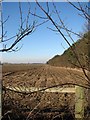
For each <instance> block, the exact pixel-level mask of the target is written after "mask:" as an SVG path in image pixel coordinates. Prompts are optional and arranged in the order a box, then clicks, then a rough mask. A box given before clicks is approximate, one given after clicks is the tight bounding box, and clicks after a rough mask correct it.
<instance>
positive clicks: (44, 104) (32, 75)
mask: <svg viewBox="0 0 90 120" xmlns="http://www.w3.org/2000/svg"><path fill="white" fill-rule="evenodd" d="M67 83H72V84H80V85H86V84H87V82H86V80H85V77H84V75H83V73H82V71H81V70H78V69H71V68H65V67H53V66H49V65H42V64H41V65H37V64H32V65H30V64H27V65H24V64H23V65H22V64H21V65H4V66H3V86H5V87H7V88H10V89H11V88H13V89H14V88H15V90H18V88H19V91H21V92H22V91H23V90H22V88H23V89H24V91H25V90H26V91H27V90H28V91H29V90H30V89H31V88H32V89H33V88H34V89H40V88H50V87H51V88H52V86H54V88H52V89H53V92H47V91H48V89H47V90H46V91H43V92H40V91H38V92H35V93H30V94H27V95H24V94H21V93H16V92H14V91H6V92H5V91H4V92H3V101H4V103H3V114H4V113H5V112H6V111H8V110H11V109H19V110H21V111H24V113H25V115H28V114H30V112H31V113H32V114H30V115H29V117H31V118H32V116H33V114H34V113H35V114H36V113H37V112H38V113H41V111H44V112H43V114H45V110H46V111H47V114H48V120H49V117H50V119H51V118H54V117H55V116H56V115H58V114H60V111H63V109H64V108H65V106H66V108H67V107H68V110H69V109H70V110H71V111H73V112H74V103H75V94H74V92H72V93H59V92H58V91H56V92H55V90H56V88H55V86H58V85H61V84H66V85H64V86H59V89H60V88H61V87H63V88H65V89H67V87H71V88H72V89H73V88H74V85H70V84H69V85H67ZM51 91H52V90H51ZM17 106H18V107H17ZM55 110H56V112H55ZM35 111H36V112H35ZM52 111H54V113H53V115H52V114H51V113H52ZM49 114H50V115H49ZM35 117H36V116H35ZM35 120H36V118H35ZM43 120H44V118H43Z"/></svg>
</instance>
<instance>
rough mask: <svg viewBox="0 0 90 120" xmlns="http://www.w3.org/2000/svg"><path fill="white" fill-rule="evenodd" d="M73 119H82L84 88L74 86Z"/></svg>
mask: <svg viewBox="0 0 90 120" xmlns="http://www.w3.org/2000/svg"><path fill="white" fill-rule="evenodd" d="M75 89H76V92H75V119H76V120H84V98H85V95H84V88H83V87H80V86H75Z"/></svg>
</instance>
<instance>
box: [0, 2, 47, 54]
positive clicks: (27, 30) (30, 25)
mask: <svg viewBox="0 0 90 120" xmlns="http://www.w3.org/2000/svg"><path fill="white" fill-rule="evenodd" d="M2 3H3V2H2V1H0V9H1V10H0V15H1V20H0V29H1V36H0V44H2V48H1V49H0V52H12V51H18V50H19V49H20V48H21V47H22V46H21V47H17V46H16V45H17V44H18V43H19V42H20V41H21V40H22V39H24V38H25V37H26V36H28V35H31V34H32V33H33V32H34V31H35V29H36V28H37V27H38V26H40V25H42V24H43V23H45V22H47V21H44V22H42V23H37V21H36V20H35V19H34V20H33V21H32V19H31V18H30V11H31V8H30V5H29V6H28V7H27V8H28V10H27V16H26V18H23V9H22V4H21V2H19V14H20V18H19V20H20V25H19V28H18V32H17V33H16V34H15V35H13V36H11V37H10V36H7V30H5V28H4V25H5V24H6V23H7V21H8V20H9V16H8V17H7V18H6V19H4V18H3V14H4V13H3V5H2ZM30 21H32V22H30ZM15 22H16V21H15ZM8 31H9V30H8ZM6 37H7V38H6ZM9 41H10V42H11V45H10V46H8V43H7V42H9Z"/></svg>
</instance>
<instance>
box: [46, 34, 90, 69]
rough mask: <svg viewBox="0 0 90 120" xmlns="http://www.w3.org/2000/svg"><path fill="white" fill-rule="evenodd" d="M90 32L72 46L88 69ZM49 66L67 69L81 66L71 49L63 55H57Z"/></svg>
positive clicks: (49, 62) (50, 61)
mask: <svg viewBox="0 0 90 120" xmlns="http://www.w3.org/2000/svg"><path fill="white" fill-rule="evenodd" d="M89 40H90V32H89V33H86V34H84V36H83V37H82V38H81V39H79V40H78V41H77V42H76V43H74V44H73V45H72V48H74V49H75V52H76V54H77V55H78V58H79V60H80V62H81V64H82V65H83V67H85V68H88V66H89V57H90V50H89V48H90V42H89ZM47 64H49V65H53V66H65V67H76V66H79V64H78V61H77V59H76V57H75V55H74V53H73V52H72V50H71V48H70V47H69V48H68V49H67V50H65V51H64V53H63V54H62V55H56V56H55V57H53V58H52V59H50V60H49V61H48V62H47Z"/></svg>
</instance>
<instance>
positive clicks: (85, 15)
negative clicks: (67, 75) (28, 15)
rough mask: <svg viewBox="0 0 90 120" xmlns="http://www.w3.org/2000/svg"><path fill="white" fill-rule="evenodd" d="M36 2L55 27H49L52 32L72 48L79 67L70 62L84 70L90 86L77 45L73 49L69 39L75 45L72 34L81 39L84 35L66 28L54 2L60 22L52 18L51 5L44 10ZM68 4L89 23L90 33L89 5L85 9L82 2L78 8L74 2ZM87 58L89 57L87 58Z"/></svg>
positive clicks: (55, 11)
mask: <svg viewBox="0 0 90 120" xmlns="http://www.w3.org/2000/svg"><path fill="white" fill-rule="evenodd" d="M35 1H36V3H37V5H38V7H39V8H40V9H41V10H42V11H43V13H44V14H45V15H46V16H47V19H48V20H49V21H50V22H51V23H52V24H53V26H54V27H55V29H52V28H50V27H49V29H51V30H52V31H54V32H57V33H59V34H60V35H61V36H62V37H63V39H64V41H65V42H66V43H67V44H68V45H69V47H70V48H71V51H72V52H73V54H74V56H75V58H76V60H77V62H78V65H76V64H75V63H73V62H71V61H70V62H71V64H74V65H75V66H77V67H79V68H81V69H82V71H83V73H84V75H85V77H86V78H87V82H88V84H89V85H90V77H89V76H88V74H87V73H86V71H85V68H84V67H83V65H82V63H81V61H80V58H79V55H78V54H77V50H76V49H75V45H74V47H72V45H71V42H70V41H69V39H71V41H72V42H73V43H74V39H73V37H72V34H74V35H77V36H79V37H82V35H80V34H79V33H75V32H74V31H73V30H72V29H69V28H67V27H66V25H65V22H64V21H63V19H62V18H61V16H60V12H59V11H58V9H57V7H56V5H55V3H54V2H52V4H53V12H54V13H55V15H56V16H57V17H58V21H56V20H55V19H54V18H53V17H52V14H51V13H50V7H49V5H48V4H49V3H48V2H47V3H46V7H47V9H44V8H43V7H42V6H41V4H40V3H39V2H38V1H37V0H35ZM67 2H68V3H69V4H70V5H71V6H73V7H74V9H76V10H77V11H78V12H79V15H80V16H81V17H83V18H84V19H85V20H86V21H87V26H88V33H89V31H90V29H89V28H90V15H89V12H88V11H89V9H90V8H89V6H88V5H85V6H84V7H83V6H82V5H81V3H80V2H78V6H77V5H75V4H74V3H73V2H70V1H69V0H67ZM63 30H64V31H65V33H66V35H65V33H64V32H63ZM66 36H68V37H69V39H68V37H66ZM87 57H89V56H87ZM88 60H89V58H88Z"/></svg>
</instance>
